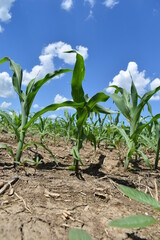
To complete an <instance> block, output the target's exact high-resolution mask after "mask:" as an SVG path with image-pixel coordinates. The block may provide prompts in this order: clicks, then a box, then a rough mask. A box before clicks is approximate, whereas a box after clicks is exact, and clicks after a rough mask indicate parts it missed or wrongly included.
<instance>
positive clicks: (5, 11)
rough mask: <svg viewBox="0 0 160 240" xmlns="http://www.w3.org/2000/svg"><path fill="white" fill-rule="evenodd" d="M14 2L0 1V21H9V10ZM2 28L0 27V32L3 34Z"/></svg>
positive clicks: (10, 0) (12, 0)
mask: <svg viewBox="0 0 160 240" xmlns="http://www.w3.org/2000/svg"><path fill="white" fill-rule="evenodd" d="M14 2H15V0H0V21H1V22H7V21H9V20H10V19H11V17H12V16H11V13H10V9H11V7H12V4H13V3H14ZM3 30H4V29H3V28H2V26H0V32H3Z"/></svg>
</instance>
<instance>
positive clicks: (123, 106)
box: [111, 93, 131, 121]
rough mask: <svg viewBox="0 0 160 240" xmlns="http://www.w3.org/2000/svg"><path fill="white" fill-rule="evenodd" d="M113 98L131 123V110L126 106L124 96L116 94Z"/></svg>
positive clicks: (112, 95)
mask: <svg viewBox="0 0 160 240" xmlns="http://www.w3.org/2000/svg"><path fill="white" fill-rule="evenodd" d="M111 98H112V99H113V101H114V103H115V104H116V106H117V107H118V109H119V110H120V111H121V113H122V114H123V115H124V116H125V117H126V118H127V119H128V120H129V121H130V119H131V116H130V109H129V107H128V106H127V104H126V101H125V98H124V96H123V95H122V96H119V95H117V94H115V93H113V94H111Z"/></svg>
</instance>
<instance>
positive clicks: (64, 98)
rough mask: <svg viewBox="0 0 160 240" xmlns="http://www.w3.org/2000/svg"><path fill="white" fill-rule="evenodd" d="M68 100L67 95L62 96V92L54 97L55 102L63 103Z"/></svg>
mask: <svg viewBox="0 0 160 240" xmlns="http://www.w3.org/2000/svg"><path fill="white" fill-rule="evenodd" d="M65 101H68V99H67V98H66V97H63V96H61V95H60V94H57V95H56V96H55V98H54V103H62V102H65Z"/></svg>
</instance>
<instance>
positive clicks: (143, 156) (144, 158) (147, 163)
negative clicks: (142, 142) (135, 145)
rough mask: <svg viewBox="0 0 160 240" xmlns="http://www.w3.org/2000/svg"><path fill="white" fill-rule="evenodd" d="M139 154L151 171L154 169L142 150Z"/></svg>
mask: <svg viewBox="0 0 160 240" xmlns="http://www.w3.org/2000/svg"><path fill="white" fill-rule="evenodd" d="M137 152H138V153H139V154H140V155H141V156H142V158H143V160H144V161H145V163H146V165H147V166H148V167H149V168H150V169H152V166H151V164H150V161H149V159H148V157H147V156H146V155H145V154H144V153H143V152H142V151H140V150H138V151H137Z"/></svg>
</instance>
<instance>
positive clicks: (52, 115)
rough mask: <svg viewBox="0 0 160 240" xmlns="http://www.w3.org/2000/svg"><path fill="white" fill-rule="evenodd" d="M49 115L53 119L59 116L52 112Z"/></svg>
mask: <svg viewBox="0 0 160 240" xmlns="http://www.w3.org/2000/svg"><path fill="white" fill-rule="evenodd" d="M48 117H49V118H51V119H56V118H57V115H56V114H51V115H49V116H48Z"/></svg>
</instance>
